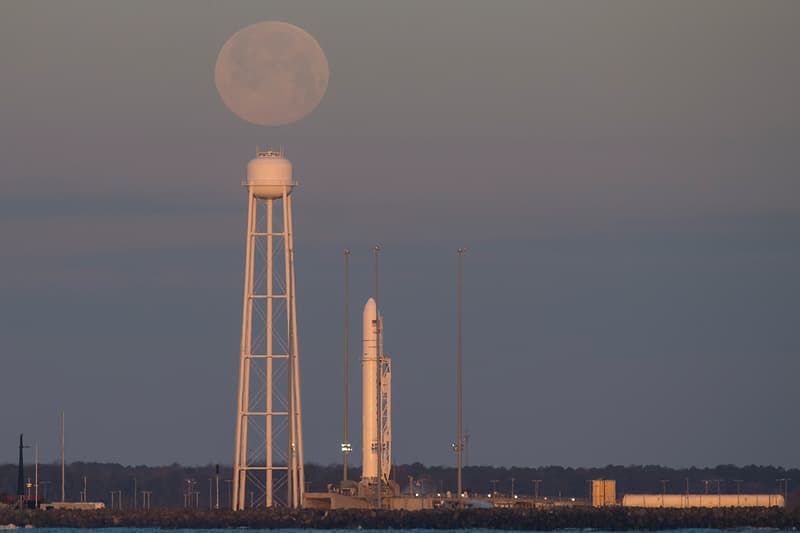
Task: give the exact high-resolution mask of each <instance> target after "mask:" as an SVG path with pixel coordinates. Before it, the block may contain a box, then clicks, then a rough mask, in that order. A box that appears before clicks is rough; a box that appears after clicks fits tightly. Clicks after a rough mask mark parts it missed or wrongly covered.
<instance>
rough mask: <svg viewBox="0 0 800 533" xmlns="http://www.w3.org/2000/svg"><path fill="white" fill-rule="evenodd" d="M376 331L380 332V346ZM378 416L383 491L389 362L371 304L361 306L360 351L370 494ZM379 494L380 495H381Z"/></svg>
mask: <svg viewBox="0 0 800 533" xmlns="http://www.w3.org/2000/svg"><path fill="white" fill-rule="evenodd" d="M378 328H381V329H380V331H381V335H380V345H379V341H378V338H379V337H378ZM378 365H380V368H381V395H380V405H377V403H378V400H377V398H378V395H377V394H376V392H377V390H376V388H377V386H378V384H377V379H376V376H377V371H378ZM379 409H380V412H381V428H380V430H381V431H382V437H383V438H382V444H383V452H382V453H381V454H380V465H381V467H380V476H381V483H382V484H383V486H384V487H386V486H387V484H388V482H389V474H390V472H391V468H392V361H391V359H390V358H389V357H387V356H385V355H384V354H383V317H381V316H380V314H379V312H378V307H377V305H376V304H375V300H373V299H372V298H370V299H369V300H367V303H366V305H364V315H363V351H362V356H361V427H362V434H361V446H362V461H361V464H362V470H361V485H362V488H363V489H364V490H365V491H366V492H369V491H370V490H371V491H372V493H373V494H374V493H375V492H374V491H375V488H377V481H378V462H379V461H378V457H377V454H378V428H377V419H378V410H379ZM381 492H383V491H381Z"/></svg>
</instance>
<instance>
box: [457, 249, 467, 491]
mask: <svg viewBox="0 0 800 533" xmlns="http://www.w3.org/2000/svg"><path fill="white" fill-rule="evenodd" d="M466 251H467V249H466V248H459V249H458V250H456V253H457V254H458V283H457V285H458V303H457V307H458V312H457V315H458V319H457V321H458V365H457V366H458V371H457V373H458V379H457V381H458V387H457V388H458V439H457V440H456V453H457V455H458V497H459V498H461V494H462V483H461V469H462V466H463V452H464V435H463V432H462V425H461V424H462V417H461V413H462V403H461V391H462V389H461V280H462V265H461V262H462V261H461V260H462V258H463V256H464V252H466Z"/></svg>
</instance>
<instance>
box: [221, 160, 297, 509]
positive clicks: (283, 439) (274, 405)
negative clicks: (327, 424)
mask: <svg viewBox="0 0 800 533" xmlns="http://www.w3.org/2000/svg"><path fill="white" fill-rule="evenodd" d="M242 185H244V187H246V188H247V205H248V208H247V244H246V246H245V249H246V251H245V270H244V299H243V305H242V342H241V348H240V357H239V396H238V400H237V403H236V406H237V414H236V448H235V457H234V465H233V468H234V472H233V501H232V502H231V505H232V508H233V509H234V510H241V509H245V508H246V507H270V506H273V505H285V506H288V507H299V506H300V505H301V502H302V501H303V492H304V485H305V484H304V476H303V427H302V417H301V411H300V368H299V365H298V353H297V307H296V303H295V279H294V245H293V236H292V197H291V193H292V189H293V188H294V187H295V185H297V183H296V182H295V181H293V180H292V164H291V162H290V161H289V160H288V159H286V158H285V157H284V156H283V151H280V152H274V151H266V152H257V153H256V157H255V159H252V160H251V161H250V162H249V163H248V165H247V181H245V182H244V183H243V184H242Z"/></svg>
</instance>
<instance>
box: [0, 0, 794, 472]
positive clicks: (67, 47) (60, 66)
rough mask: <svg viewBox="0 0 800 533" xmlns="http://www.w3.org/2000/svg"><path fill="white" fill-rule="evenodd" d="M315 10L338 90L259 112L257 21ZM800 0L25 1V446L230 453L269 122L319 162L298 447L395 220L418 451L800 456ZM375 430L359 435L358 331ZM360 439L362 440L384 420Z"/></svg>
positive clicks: (306, 185) (18, 220)
mask: <svg viewBox="0 0 800 533" xmlns="http://www.w3.org/2000/svg"><path fill="white" fill-rule="evenodd" d="M262 20H279V21H285V22H290V23H292V24H295V25H297V26H300V27H301V28H303V29H305V30H306V31H308V32H309V33H310V34H311V35H313V36H314V37H315V38H316V39H317V41H318V42H319V43H320V45H321V46H322V48H323V49H324V50H325V53H326V54H327V58H328V62H329V64H330V80H329V85H328V92H327V95H326V96H325V98H324V99H323V100H322V103H321V104H320V106H319V107H318V108H317V109H316V110H315V111H314V112H313V113H312V114H311V115H309V116H308V117H306V118H305V119H303V120H302V121H300V122H298V123H296V124H293V125H290V126H282V127H261V126H255V125H252V124H248V123H246V122H243V121H242V120H240V119H239V118H238V117H237V116H235V115H234V114H233V113H231V112H230V111H229V110H228V109H227V108H226V107H225V105H224V104H223V103H222V102H221V100H220V98H219V96H218V95H217V92H216V89H215V86H214V76H213V72H214V64H215V61H216V57H217V53H218V51H219V49H220V47H221V46H222V45H223V44H224V43H225V41H226V40H227V39H228V38H229V37H230V36H231V35H232V34H233V33H234V32H236V31H237V30H238V29H240V28H242V27H243V26H246V25H248V24H251V23H254V22H258V21H262ZM798 20H800V2H796V1H794V0H786V1H775V0H760V1H759V0H753V1H748V2H743V1H734V0H719V1H710V0H704V1H696V0H691V1H669V2H666V1H663V2H655V1H641V0H631V1H612V0H608V1H595V2H588V1H581V2H578V1H569V0H566V1H565V0H558V1H556V0H553V1H550V2H535V1H527V0H526V1H518V2H512V1H505V2H486V1H471V2H467V1H437V2H428V1H418V2H412V1H403V2H371V1H366V0H365V1H358V2H355V1H351V2H346V1H338V2H322V1H320V2H298V1H287V2H274V3H270V2H262V1H253V2H235V3H234V2H210V1H209V2H199V1H188V0H186V1H171V2H162V1H152V2H146V1H138V2H121V1H120V2H108V1H96V2H82V1H71V2H57V1H53V2H36V1H28V0H25V1H4V2H2V3H0V81H1V82H2V83H1V84H0V377H1V378H2V383H1V384H0V405H2V406H3V409H2V416H1V417H0V437H1V438H2V442H3V443H5V444H4V445H3V446H2V447H0V461H13V460H15V457H16V455H15V454H16V449H15V444H16V441H15V439H16V438H17V437H16V435H17V434H18V433H21V432H24V433H25V434H26V440H29V441H34V440H38V442H39V443H40V449H41V456H42V458H43V460H45V461H49V460H55V459H56V458H57V456H58V439H59V436H58V430H59V429H58V428H59V426H58V424H59V413H60V411H61V409H62V408H63V409H65V410H66V413H67V415H66V416H67V429H68V437H67V441H68V447H67V457H68V459H69V460H98V461H119V462H122V463H125V464H141V463H148V464H157V463H168V462H172V461H178V462H182V463H188V464H204V463H208V462H223V463H231V462H232V460H233V442H234V422H235V420H234V419H235V400H236V384H237V383H236V379H237V372H238V350H239V334H240V321H241V294H242V283H243V270H244V246H243V245H244V234H243V232H244V228H245V219H246V205H245V191H244V189H242V188H241V186H240V182H241V180H242V179H243V178H244V170H245V165H246V163H247V161H248V159H249V158H251V157H252V156H253V155H254V152H255V148H256V145H260V146H262V147H264V146H266V145H268V144H271V145H273V146H277V145H280V144H283V145H284V146H285V147H286V151H287V154H288V156H289V157H290V158H291V159H292V161H293V162H294V165H295V174H296V178H297V179H298V180H299V181H300V183H301V186H300V187H299V188H298V189H297V190H296V192H295V195H296V196H295V200H294V201H295V204H294V210H295V217H296V220H295V229H296V237H295V238H296V245H297V285H298V286H297V289H298V295H299V296H298V297H299V301H298V307H299V321H300V324H299V328H300V351H301V354H300V357H301V374H302V381H303V416H304V422H305V424H304V433H305V449H306V458H307V459H308V460H310V461H315V462H321V463H328V462H337V461H339V460H340V455H339V453H338V450H339V443H340V442H341V407H340V406H341V397H342V390H341V380H342V379H341V378H342V376H341V373H342V372H341V360H342V324H343V316H342V313H341V307H342V275H343V262H342V250H343V248H345V247H348V248H351V249H352V250H353V255H352V280H351V285H352V300H353V305H352V308H353V315H352V317H351V323H352V324H353V331H352V336H351V339H352V346H353V351H352V355H353V358H352V360H353V361H357V359H358V357H359V355H360V354H359V351H360V331H359V327H360V308H361V306H362V305H363V302H364V301H366V299H367V298H368V297H369V296H370V295H371V288H372V283H373V278H372V273H371V265H372V263H371V261H372V258H371V254H370V248H371V247H372V245H374V244H375V243H380V244H381V246H382V248H383V252H382V255H381V263H382V272H381V280H382V287H381V304H382V307H383V309H382V312H383V314H384V316H385V321H386V336H385V346H386V352H387V353H388V354H389V355H391V356H392V358H393V362H394V378H393V387H394V404H393V413H394V439H395V440H394V457H395V460H396V461H397V462H401V463H402V462H413V461H421V462H425V463H430V464H454V463H455V457H454V454H453V453H452V452H451V451H450V443H451V442H453V441H454V440H455V431H456V425H455V418H454V414H455V405H456V404H455V372H454V364H455V340H456V339H455V333H456V328H455V325H456V323H455V311H456V309H455V289H456V287H455V267H456V254H455V249H456V247H457V246H468V247H469V252H468V254H467V256H466V257H465V263H464V265H465V267H464V268H465V281H464V287H465V289H464V305H465V336H464V364H465V370H464V380H465V382H464V391H465V407H464V421H465V425H466V427H467V428H468V430H469V433H470V434H471V436H472V437H471V440H470V449H469V457H468V460H469V463H470V464H495V465H530V466H535V465H547V464H562V465H571V466H580V465H587V466H590V465H605V464H608V463H622V464H638V463H662V464H667V465H674V466H679V465H699V466H700V465H715V464H718V463H736V464H749V463H758V464H776V465H783V466H794V467H796V466H798V465H800V457H798V455H797V445H796V443H797V442H798V441H799V440H800V426H798V423H797V413H796V411H797V404H798V395H797V379H796V377H797V375H798V372H800V327H798V317H800V303H799V302H800V281H799V276H798V273H800V184H798V180H800V172H798V168H800V147H799V146H798V140H800V98H799V97H798V95H800V54H798V50H800V32H798V30H797V22H798ZM351 369H352V375H351V384H353V388H352V390H351V398H352V402H351V405H352V406H353V409H352V411H351V420H353V426H354V430H353V432H352V434H351V440H352V441H353V442H355V443H358V442H360V428H359V421H360V414H359V413H360V410H359V409H360V406H359V398H360V368H359V365H358V364H352V365H351ZM353 461H354V462H360V450H359V453H356V454H354V457H353Z"/></svg>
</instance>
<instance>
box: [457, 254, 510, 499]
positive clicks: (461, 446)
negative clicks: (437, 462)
mask: <svg viewBox="0 0 800 533" xmlns="http://www.w3.org/2000/svg"><path fill="white" fill-rule="evenodd" d="M466 251H467V249H466V248H459V249H458V250H456V254H458V274H457V277H458V280H457V292H458V298H457V299H458V302H457V308H458V310H457V315H458V316H457V322H458V328H457V329H458V347H457V348H458V357H457V359H458V364H457V367H458V370H457V374H458V377H457V381H458V386H457V389H458V392H457V394H458V438H457V439H456V454H457V456H458V497H459V498H461V491H462V488H461V467H462V465H463V451H464V435H463V432H462V427H461V423H462V388H461V348H462V346H461V322H462V313H461V284H462V259H463V256H464V252H466ZM511 492H512V493H513V492H514V491H513V490H512V491H511ZM512 497H513V495H512Z"/></svg>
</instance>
